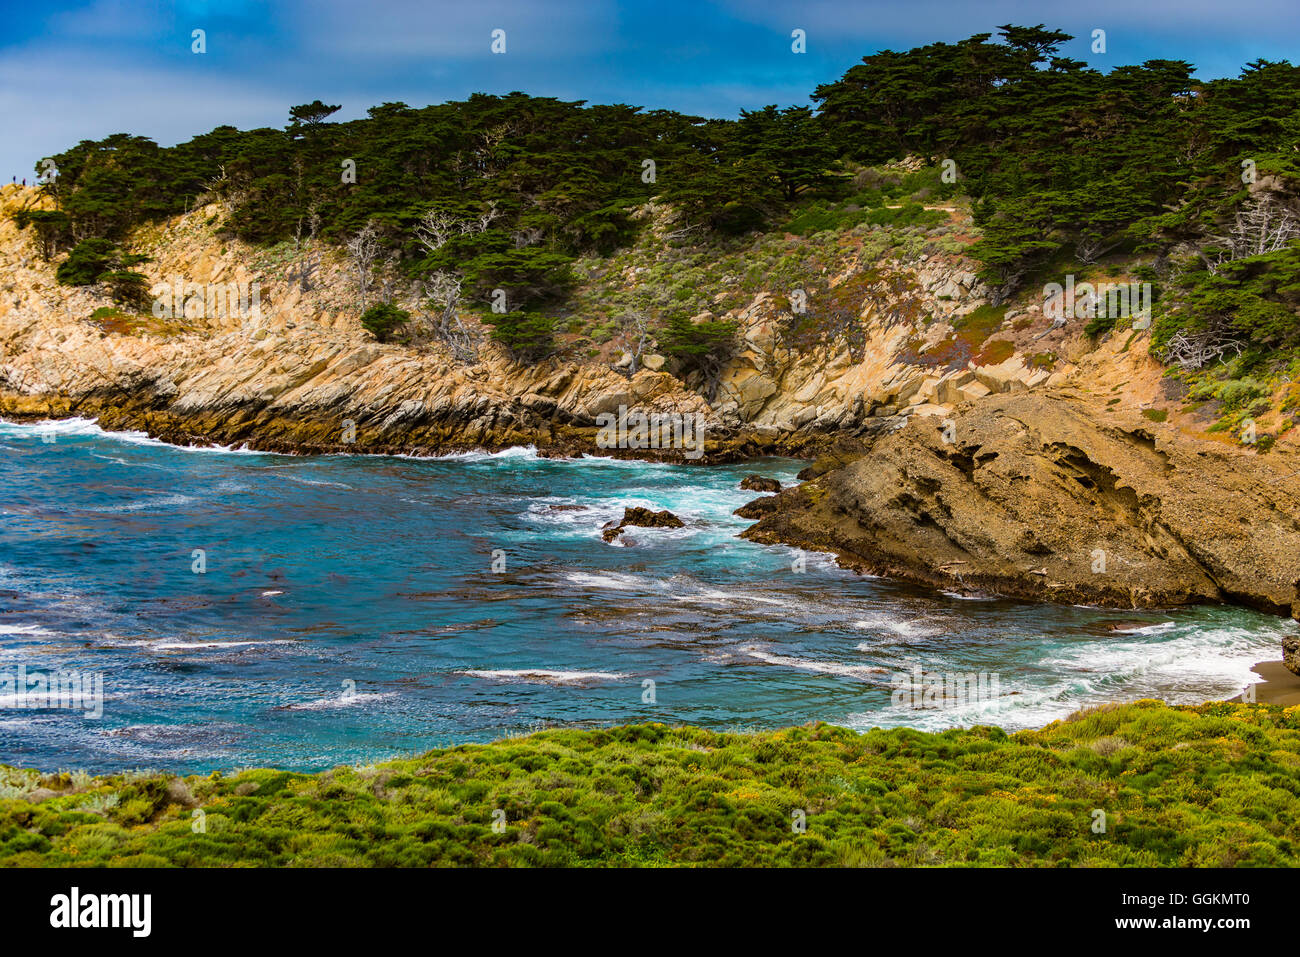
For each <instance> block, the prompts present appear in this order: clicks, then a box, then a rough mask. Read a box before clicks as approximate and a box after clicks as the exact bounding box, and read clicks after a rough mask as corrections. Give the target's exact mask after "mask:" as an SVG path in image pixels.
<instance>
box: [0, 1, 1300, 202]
mask: <svg viewBox="0 0 1300 957" xmlns="http://www.w3.org/2000/svg"><path fill="white" fill-rule="evenodd" d="M1003 23H1015V24H1021V25H1027V26H1033V25H1035V24H1038V23H1042V24H1044V25H1046V26H1047V27H1049V28H1052V29H1059V30H1063V31H1065V32H1066V33H1070V34H1072V35H1074V36H1075V37H1076V39H1075V40H1073V41H1071V42H1070V43H1068V44H1066V45H1065V46H1064V47H1063V48H1062V51H1061V52H1062V53H1063V54H1065V55H1068V56H1071V57H1073V58H1075V59H1077V60H1082V61H1084V62H1086V63H1088V64H1089V65H1090V66H1093V67H1096V68H1097V69H1101V70H1109V69H1111V68H1113V67H1116V66H1121V65H1126V64H1131V63H1141V62H1142V61H1144V60H1148V59H1154V58H1167V59H1183V60H1188V61H1190V62H1192V63H1194V64H1195V65H1196V66H1197V68H1198V75H1199V76H1200V77H1202V78H1205V79H1209V78H1214V77H1221V76H1235V75H1237V73H1238V72H1239V71H1240V68H1241V66H1242V65H1243V64H1245V63H1248V62H1250V61H1251V60H1254V59H1257V58H1264V59H1269V60H1282V59H1286V60H1290V61H1291V62H1292V63H1300V3H1297V2H1296V0H1231V2H1227V0H1088V2H1082V0H1077V2H1071V3H1060V2H1054V3H1053V2H1043V0H1037V2H1033V0H901V2H887V3H886V2H877V0H856V2H852V0H805V2H801V3H800V2H787V0H657V2H656V0H649V2H643V0H622V2H616V0H585V2H583V0H454V2H447V0H422V2H421V0H410V2H406V0H278V2H270V3H261V2H253V0H212V2H208V0H178V2H174V3H162V2H157V0H81V2H77V0H40V2H39V3H31V2H25V3H18V2H15V0H0V116H3V119H4V126H3V128H4V135H3V136H0V177H2V178H3V181H6V182H7V181H8V179H9V178H10V177H11V176H17V177H18V178H19V179H21V178H23V177H24V176H26V177H27V178H28V179H29V181H30V180H31V179H32V178H33V175H34V173H33V168H34V166H35V164H36V163H37V162H38V161H39V160H40V159H41V158H43V157H45V156H49V155H50V154H52V153H57V152H60V151H62V150H64V149H66V148H67V147H69V146H72V145H74V144H76V143H77V142H79V141H81V140H83V139H100V138H102V137H104V136H106V135H108V134H110V133H118V132H129V133H133V134H136V135H142V136H148V137H150V138H152V139H154V140H156V141H157V142H159V143H161V144H163V145H168V146H170V145H172V144H175V143H177V142H181V141H184V140H187V139H189V138H190V137H192V136H194V135H196V134H198V133H203V132H207V131H208V130H211V129H212V128H213V127H216V126H219V125H222V124H231V125H234V126H238V127H241V128H252V127H264V126H275V127H281V126H284V125H285V123H286V122H287V120H288V109H289V107H290V106H293V105H294V104H298V103H304V102H310V101H312V100H315V99H318V98H319V99H322V100H325V101H326V102H327V103H331V104H334V103H339V104H342V105H343V109H342V110H340V111H339V112H338V113H337V114H335V116H334V118H335V119H341V120H346V119H353V118H356V117H361V116H364V115H365V112H366V109H367V108H368V107H370V106H373V105H375V104H378V103H383V102H392V101H402V102H405V103H408V104H410V105H411V106H425V105H427V104H429V103H438V102H442V101H445V100H456V99H463V98H464V97H466V96H467V95H469V94H470V93H475V92H484V93H508V92H510V91H512V90H521V91H523V92H525V93H530V94H534V95H538V96H554V97H559V98H562V99H566V100H586V101H587V102H590V103H631V104H635V105H638V106H645V107H650V108H665V109H675V110H679V111H682V112H685V113H691V114H695V115H699V116H719V117H734V116H737V115H738V114H739V112H740V110H742V109H757V108H761V107H762V106H765V105H767V104H769V103H776V104H778V105H781V106H789V105H792V104H804V105H810V101H809V99H808V95H809V94H810V93H811V92H812V90H813V88H814V87H816V86H817V85H818V84H819V83H826V82H830V81H831V80H834V79H836V78H837V77H839V76H840V75H841V74H842V73H843V72H844V71H845V70H846V69H848V68H849V67H850V66H852V65H853V64H854V63H857V62H858V61H859V60H860V59H861V58H862V57H863V56H866V55H869V54H871V53H874V52H877V51H879V50H883V49H892V50H906V49H909V48H911V47H914V46H920V45H923V44H926V43H932V42H936V41H946V42H955V41H957V40H961V39H964V38H966V37H968V36H970V35H971V34H974V33H996V29H997V26H998V25H999V24H1003ZM195 30H202V31H204V33H203V40H204V46H205V51H204V52H202V53H198V52H195V50H194V47H195V43H196V41H195V39H194V31H195ZM495 30H503V31H505V52H504V53H493V52H492V43H493V39H492V34H493V31H495ZM794 30H802V31H804V35H805V38H806V39H805V44H806V52H803V53H795V52H794V51H793V50H792V44H793V42H794V41H793V40H792V38H791V34H792V31H794ZM1094 30H1104V31H1105V52H1104V53H1101V52H1093V49H1092V46H1093V31H1094Z"/></svg>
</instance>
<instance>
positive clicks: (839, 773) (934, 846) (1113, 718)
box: [0, 701, 1300, 867]
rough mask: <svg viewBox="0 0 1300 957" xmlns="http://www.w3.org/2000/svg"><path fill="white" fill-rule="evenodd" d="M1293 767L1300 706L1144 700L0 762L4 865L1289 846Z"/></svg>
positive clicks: (1297, 758)
mask: <svg viewBox="0 0 1300 957" xmlns="http://www.w3.org/2000/svg"><path fill="white" fill-rule="evenodd" d="M1298 767H1300V709H1295V708H1292V709H1288V710H1282V709H1280V708H1277V707H1273V706H1263V705H1258V706H1252V705H1231V704H1210V705H1203V706H1201V707H1197V708H1170V707H1166V706H1165V705H1163V704H1160V703H1159V702H1154V701H1147V702H1138V703H1136V704H1129V705H1117V706H1108V707H1103V708H1097V709H1092V710H1090V711H1086V712H1083V713H1081V714H1079V715H1076V716H1074V717H1073V718H1072V719H1070V720H1068V721H1066V722H1057V723H1054V724H1052V725H1049V726H1048V727H1046V728H1043V729H1041V730H1038V731H1027V732H1022V733H1019V734H1015V735H1007V734H1005V733H1004V732H1003V731H1001V730H999V729H997V728H990V727H977V728H972V729H969V730H954V731H947V732H944V733H942V734H926V733H922V732H919V731H913V730H910V729H895V730H889V731H884V730H873V731H870V732H867V733H866V734H857V733H854V732H852V731H848V730H846V729H843V728H836V727H832V726H829V725H825V724H818V725H812V726H804V727H798V728H788V729H785V730H782V731H772V732H763V733H759V734H722V733H716V732H711V731H704V730H701V729H698V728H669V727H666V726H664V725H659V724H650V725H630V726H624V727H615V728H609V729H606V730H597V731H570V730H553V731H545V732H542V733H539V734H534V735H531V736H529V737H527V738H522V739H507V740H503V741H498V742H496V743H494V744H489V745H463V746H460V747H455V748H449V749H446V750H442V751H434V752H430V753H429V754H426V755H424V756H423V757H419V758H413V759H409V760H401V761H393V762H388V763H384V764H380V765H376V766H369V767H340V768H335V769H334V770H332V771H326V772H324V773H321V774H315V775H303V774H292V773H288V772H283V771H275V770H270V769H261V770H253V771H243V772H240V773H237V774H233V775H230V776H223V775H220V774H213V775H211V776H209V777H191V778H188V779H185V780H184V781H183V782H179V781H176V780H175V779H169V778H168V776H166V775H139V774H136V775H127V776H122V775H119V776H110V777H106V778H97V779H94V780H91V781H82V782H80V783H78V784H74V782H73V781H72V779H71V778H70V776H68V775H47V776H41V775H37V774H34V773H31V772H23V771H14V770H12V769H0V865H6V866H39V865H55V866H64V865H91V866H93V865H105V864H107V865H113V866H131V865H137V866H165V865H174V866H234V865H248V864H253V865H269V866H289V865H295V866H412V867H419V866H426V865H431V864H432V865H453V864H454V865H486V866H498V865H527V866H535V865H562V866H568V865H594V866H602V865H606V866H608V865H630V866H646V865H650V866H654V865H699V864H704V865H721V866H742V865H784V866H827V865H830V866H835V865H851V866H852V865H903V866H915V865H959V866H961V865H964V866H970V865H980V866H989V865H991V866H1022V865H1030V866H1057V865H1061V864H1070V865H1076V866H1206V867H1223V866H1233V865H1254V866H1295V865H1296V864H1300V773H1297V768H1298ZM39 787H45V788H51V789H53V790H56V791H60V792H63V793H61V794H60V795H59V796H55V797H50V798H47V799H45V800H43V801H41V802H39V803H32V802H30V801H27V800H25V799H24V798H23V795H25V794H29V793H31V792H32V791H34V790H35V789H36V788H39ZM114 798H116V800H114ZM194 809H202V811H203V820H204V822H205V823H204V829H203V830H201V831H200V832H199V833H196V832H195V830H194V828H193V827H192V825H193V823H194V815H193V813H192V812H193V810H194ZM1098 809H1100V810H1102V811H1104V812H1105V814H1106V822H1107V826H1106V831H1105V833H1093V827H1092V825H1093V822H1094V820H1095V819H1096V817H1095V813H1094V812H1095V811H1096V810H1098ZM498 810H499V811H502V812H504V816H505V817H504V819H505V825H506V826H505V830H504V831H503V832H501V833H497V831H495V830H494V829H493V826H492V825H493V821H494V812H496V811H498ZM796 812H802V813H803V815H805V816H806V821H807V830H806V832H805V833H798V832H797V831H796V829H795V828H793V827H792V822H793V821H794V820H795V815H796Z"/></svg>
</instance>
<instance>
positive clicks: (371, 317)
mask: <svg viewBox="0 0 1300 957" xmlns="http://www.w3.org/2000/svg"><path fill="white" fill-rule="evenodd" d="M410 318H411V314H410V313H409V312H407V311H406V310H405V309H399V308H397V306H394V305H392V304H391V303H387V302H380V303H376V304H375V305H373V306H371V307H370V308H369V309H367V310H366V311H365V312H363V313H362V314H361V325H362V326H363V327H365V330H366V331H367V332H369V333H370V334H371V335H372V336H374V337H375V338H376V339H377V340H379V341H380V342H387V341H388V340H389V338H390V337H391V336H392V334H393V332H394V331H395V330H396V329H398V328H399V327H400V326H402V325H404V324H405V323H406V322H408V321H409V320H410Z"/></svg>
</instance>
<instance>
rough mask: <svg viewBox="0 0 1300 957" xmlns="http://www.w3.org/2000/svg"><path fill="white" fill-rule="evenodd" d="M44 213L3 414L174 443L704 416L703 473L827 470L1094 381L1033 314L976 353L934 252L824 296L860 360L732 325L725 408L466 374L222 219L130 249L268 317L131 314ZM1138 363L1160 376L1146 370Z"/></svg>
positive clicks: (10, 260)
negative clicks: (617, 416) (223, 230)
mask: <svg viewBox="0 0 1300 957" xmlns="http://www.w3.org/2000/svg"><path fill="white" fill-rule="evenodd" d="M31 202H32V194H31V192H30V191H23V190H20V189H17V188H14V187H5V188H4V190H3V191H2V192H0V275H2V277H3V278H2V279H0V282H2V283H3V287H2V288H0V414H5V415H9V416H14V417H28V418H30V417H46V416H68V415H82V416H94V417H98V418H99V419H100V421H101V423H102V424H103V425H104V426H105V427H107V428H119V429H121V428H133V429H140V430H143V431H146V432H148V433H150V434H151V435H154V436H156V437H159V438H162V439H165V440H167V441H172V442H178V443H205V442H210V443H218V444H242V445H247V446H248V447H251V448H260V449H267V450H276V451H302V452H317V451H339V450H345V449H346V450H349V451H369V452H410V453H436V452H444V451H455V450H461V449H466V448H489V449H491V448H501V447H505V446H509V445H514V444H521V443H522V444H534V445H537V446H538V447H539V448H540V449H543V450H550V451H553V452H556V453H564V454H576V453H580V452H589V453H598V454H625V453H627V452H628V451H629V450H618V449H608V450H607V449H600V448H598V447H597V445H596V441H595V439H596V435H597V432H598V429H597V418H598V416H600V415H601V414H602V413H613V412H616V411H617V410H618V408H619V407H620V406H623V407H626V408H628V409H635V410H640V411H643V412H646V413H655V412H659V413H669V414H693V415H698V416H701V417H702V420H703V421H704V422H705V423H706V429H705V432H706V438H707V446H706V447H707V450H708V455H707V456H705V457H704V459H703V460H704V461H711V460H717V459H721V458H735V457H740V456H745V455H752V454H757V453H763V452H781V453H794V454H813V453H814V452H815V451H817V450H818V449H819V448H821V447H823V446H824V445H825V443H826V441H827V438H828V436H830V435H832V434H839V433H854V432H874V431H878V430H880V429H881V428H889V427H895V426H897V425H898V424H901V422H903V421H905V419H906V417H907V416H908V415H913V414H919V415H941V416H942V415H946V414H947V413H948V411H949V410H950V409H951V407H952V406H953V404H954V403H956V402H960V401H965V400H969V399H975V398H980V397H982V396H985V395H989V394H991V393H998V392H1004V391H1012V390H1023V389H1032V388H1036V387H1040V386H1043V385H1047V384H1053V385H1054V384H1057V383H1060V382H1062V381H1065V379H1066V378H1067V376H1068V374H1069V372H1070V370H1072V369H1074V368H1076V367H1075V366H1074V365H1073V364H1071V363H1070V362H1068V361H1066V360H1064V359H1061V360H1060V361H1059V362H1057V363H1056V367H1055V368H1054V369H1053V368H1048V367H1045V366H1043V365H1034V364H1033V357H1032V356H1031V355H1030V354H1029V352H1028V345H1026V346H1025V348H1023V349H1022V348H1020V347H1019V346H1017V344H1016V343H1015V341H1014V340H1015V339H1016V337H1017V335H1020V338H1022V339H1024V338H1025V336H1024V335H1021V334H1020V333H1019V332H1017V330H1020V329H1022V328H1027V327H1028V326H1029V325H1030V324H1031V323H1030V322H1029V320H1027V319H1026V318H1025V314H1023V313H1022V314H1017V312H1016V311H1015V310H1005V309H1004V310H1001V311H999V312H998V315H997V316H996V317H995V318H996V319H997V322H995V323H993V324H992V326H991V327H990V328H988V329H984V330H982V332H981V335H982V336H988V334H989V332H990V331H996V330H997V329H999V328H1001V329H1003V330H1005V336H1004V341H1003V342H1002V343H1001V346H1002V348H1000V349H997V350H989V349H984V350H983V352H984V354H983V355H981V354H980V352H981V347H982V340H981V341H975V342H974V345H973V346H972V344H971V342H969V341H967V340H968V339H969V335H968V333H967V332H966V331H964V330H963V329H962V326H963V323H964V322H966V321H967V320H968V318H969V317H970V316H972V315H974V314H976V313H978V312H979V311H980V310H981V309H984V308H986V307H987V300H986V298H985V290H984V289H983V288H982V287H981V286H980V284H979V283H978V282H977V281H976V279H975V277H974V274H973V273H972V272H971V268H972V264H971V263H970V262H969V261H967V260H966V259H964V258H963V257H962V256H960V255H959V254H954V255H944V256H938V255H935V256H930V255H926V254H924V253H922V254H920V255H919V256H913V257H910V258H906V259H900V258H892V259H889V258H887V259H886V260H884V261H875V260H872V261H866V259H865V258H860V259H858V260H855V261H851V262H850V263H849V265H848V267H847V268H846V269H845V270H844V271H843V273H842V274H841V275H836V276H831V277H830V278H829V282H828V287H827V289H826V291H825V295H826V296H827V297H830V298H831V299H833V300H834V301H835V303H836V308H837V309H839V310H840V311H842V312H844V314H845V315H847V316H848V318H849V319H850V320H851V324H852V325H854V327H855V330H854V334H853V336H852V337H851V338H852V339H853V341H852V342H849V341H846V340H845V339H844V338H841V337H838V336H834V335H831V336H822V337H820V338H818V339H816V340H814V341H811V342H808V343H804V344H800V343H798V342H791V341H790V340H789V338H788V337H786V336H785V335H783V331H784V330H785V329H786V328H788V327H789V326H790V325H791V324H792V322H793V321H794V320H795V318H796V317H795V316H794V315H792V311H793V310H794V309H795V307H792V305H791V304H790V302H789V301H788V298H787V297H786V296H785V295H784V294H782V293H778V292H767V291H764V292H759V293H758V294H756V295H755V296H754V297H753V298H752V301H750V302H749V303H748V304H747V305H746V306H744V307H743V308H737V309H732V310H729V311H727V312H726V313H725V314H724V315H723V316H722V318H727V319H731V320H734V321H735V322H737V323H738V340H737V341H738V347H737V349H736V350H735V352H734V354H733V355H732V357H731V358H730V359H729V360H728V361H727V362H726V364H725V366H724V367H723V369H722V372H721V376H720V380H719V383H718V386H717V389H716V392H715V393H714V394H712V395H711V396H710V397H709V398H708V399H706V397H705V395H703V394H701V387H700V386H699V385H698V384H695V387H694V388H692V387H690V386H688V385H687V384H686V383H685V382H683V380H682V379H681V378H678V377H677V376H674V375H673V374H671V367H670V368H669V369H665V368H664V363H663V362H662V360H661V359H659V361H655V362H651V363H644V364H643V366H642V368H640V369H639V371H637V372H636V374H635V375H628V374H627V373H626V371H625V370H624V369H623V368H620V366H625V365H626V363H625V362H624V363H620V362H618V361H611V356H610V355H609V354H608V353H606V354H603V355H601V356H599V357H596V358H591V357H588V356H586V355H580V354H574V353H571V354H567V355H566V354H564V353H561V355H559V356H556V357H552V358H550V359H546V360H543V361H540V362H530V363H521V362H517V361H514V360H513V359H512V358H511V357H510V355H509V354H508V353H506V352H505V351H504V349H502V348H501V347H500V346H498V345H496V344H494V343H490V342H487V341H486V339H485V338H484V344H483V346H482V347H481V348H480V350H479V358H478V361H476V362H472V363H465V362H460V361H457V360H456V359H455V358H453V356H452V355H451V354H450V353H449V352H448V351H447V350H445V349H442V348H440V347H437V346H434V347H429V348H423V349H415V348H410V347H407V346H402V345H390V344H381V343H378V342H375V341H374V340H373V338H372V337H371V336H370V335H369V334H368V333H367V332H365V331H364V330H363V329H362V328H361V327H360V324H359V314H360V311H361V308H360V305H361V303H360V301H359V300H358V297H357V292H356V286H355V283H354V281H353V277H352V276H351V275H350V273H349V268H348V263H347V262H346V260H345V259H344V257H343V256H342V254H341V253H340V252H338V251H333V252H329V251H327V252H326V254H325V256H324V259H323V262H322V265H321V268H320V269H319V270H318V271H317V272H316V274H315V275H314V276H313V278H312V282H311V283H310V284H309V285H310V288H309V290H308V291H306V292H304V291H303V290H302V288H301V285H300V284H299V283H298V282H297V281H296V278H295V274H294V271H293V264H292V262H291V261H290V260H289V257H288V255H287V254H286V253H285V252H284V251H283V250H274V249H273V250H269V251H268V250H264V249H258V248H254V247H249V246H247V245H245V244H242V243H239V242H236V241H232V240H228V239H225V238H223V237H222V236H221V235H220V234H219V233H218V227H217V225H216V224H217V223H218V221H219V219H220V214H221V212H222V210H221V209H220V208H219V207H218V206H216V205H213V206H208V207H204V208H201V209H198V210H195V211H194V212H191V213H189V214H187V215H185V216H181V217H176V218H175V219H173V220H171V221H169V222H167V223H164V224H161V225H159V226H156V227H150V228H148V229H145V230H142V231H141V232H140V233H139V234H138V235H136V236H134V237H133V238H132V242H131V247H132V249H133V250H134V251H137V252H141V253H144V254H146V255H148V256H149V257H151V258H150V261H149V262H148V263H147V264H146V265H144V266H143V267H140V268H142V270H143V271H145V272H146V274H147V275H148V278H149V279H150V281H151V283H153V282H161V283H166V282H170V281H173V280H176V281H177V282H183V283H185V284H196V285H198V286H208V285H212V284H224V283H240V284H247V283H256V284H257V285H258V287H259V288H260V291H261V293H260V302H259V308H258V310H257V311H256V314H254V315H251V316H248V315H240V314H237V312H236V311H235V310H231V314H229V315H224V316H223V315H207V314H203V310H199V313H200V314H190V315H176V316H174V317H168V318H155V317H152V316H149V315H121V314H119V311H118V310H115V309H114V308H113V306H112V303H111V302H110V301H109V300H108V299H106V298H104V297H103V296H100V295H97V294H96V291H95V289H93V288H90V287H68V286H62V285H59V284H57V283H56V281H55V279H54V266H55V264H56V262H57V258H56V260H55V262H44V261H42V260H41V259H40V257H39V256H38V254H37V250H36V246H35V244H34V242H33V240H32V237H31V236H29V235H25V234H24V233H22V232H20V231H19V230H17V228H16V227H15V225H14V223H13V222H12V221H11V219H10V215H11V213H12V212H13V211H14V209H16V208H17V207H18V206H19V205H21V204H28V203H31ZM398 301H400V294H399V299H398ZM1038 318H1039V320H1041V316H1039V317H1038ZM470 321H471V322H472V321H473V320H472V319H471V320H470ZM1038 324H1039V325H1041V324H1042V323H1041V321H1040V322H1039V323H1038ZM963 337H965V338H963ZM1058 338H1060V337H1058ZM1026 341H1027V342H1028V340H1026ZM1051 341H1052V340H1047V343H1037V342H1034V343H1033V346H1034V348H1036V349H1042V348H1046V347H1047V344H1048V343H1050V342H1051ZM1062 351H1064V350H1062ZM656 358H658V357H656ZM1133 358H1134V359H1135V360H1136V361H1137V362H1139V363H1141V362H1147V363H1148V364H1149V360H1146V359H1145V355H1144V354H1142V355H1139V354H1137V353H1135V354H1134V357H1133ZM646 366H652V367H654V369H653V371H652V368H648V367H646ZM631 454H643V455H655V456H660V457H681V456H680V452H679V451H675V450H641V451H640V452H637V451H635V450H631Z"/></svg>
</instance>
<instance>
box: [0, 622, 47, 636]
mask: <svg viewBox="0 0 1300 957" xmlns="http://www.w3.org/2000/svg"><path fill="white" fill-rule="evenodd" d="M52 634H54V632H52V631H50V630H49V629H48V628H43V627H41V626H40V625H14V624H9V623H7V622H0V635H52Z"/></svg>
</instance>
